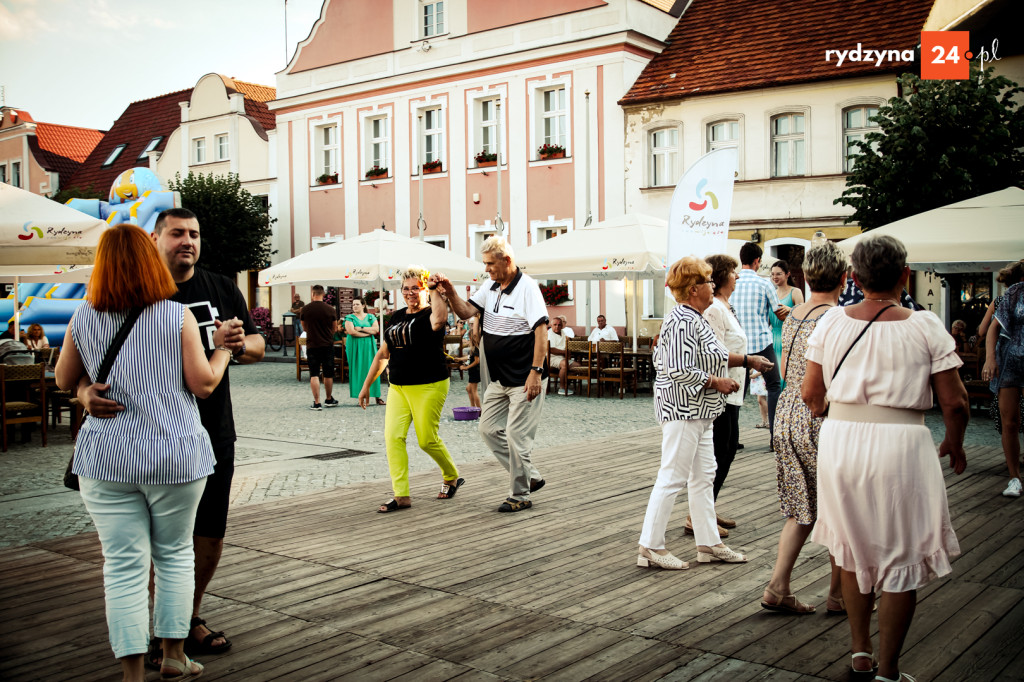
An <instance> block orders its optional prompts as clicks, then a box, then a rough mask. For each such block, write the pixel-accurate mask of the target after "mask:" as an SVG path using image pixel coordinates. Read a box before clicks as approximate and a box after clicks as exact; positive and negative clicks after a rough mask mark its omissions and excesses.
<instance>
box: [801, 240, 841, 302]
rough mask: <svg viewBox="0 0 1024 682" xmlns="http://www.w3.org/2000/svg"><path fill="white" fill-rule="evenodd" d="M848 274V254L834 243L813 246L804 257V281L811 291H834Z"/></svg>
mask: <svg viewBox="0 0 1024 682" xmlns="http://www.w3.org/2000/svg"><path fill="white" fill-rule="evenodd" d="M845 273H846V254H845V253H843V250H842V249H840V248H839V247H838V246H836V245H835V243H834V242H829V241H826V242H822V243H821V244H818V245H817V246H812V247H811V248H810V249H808V251H807V255H805V256H804V279H805V280H806V281H807V286H808V287H810V289H811V291H818V292H827V291H833V290H835V288H836V287H838V286H839V283H840V282H842V281H843V275H844V274H845Z"/></svg>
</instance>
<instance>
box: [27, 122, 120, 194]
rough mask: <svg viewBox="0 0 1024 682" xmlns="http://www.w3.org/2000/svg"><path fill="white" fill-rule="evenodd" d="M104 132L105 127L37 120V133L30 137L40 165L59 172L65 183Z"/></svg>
mask: <svg viewBox="0 0 1024 682" xmlns="http://www.w3.org/2000/svg"><path fill="white" fill-rule="evenodd" d="M103 135H104V131H102V130H93V129H92V128H77V127H74V126H63V125H57V124H56V123H36V134H35V136H34V137H29V147H30V148H31V149H32V155H33V156H35V158H36V162H38V163H39V165H40V166H42V167H43V168H45V169H46V170H48V171H56V172H57V173H60V184H61V185H62V186H63V185H64V184H65V183H67V181H68V180H70V179H71V176H72V175H74V173H75V171H76V170H78V167H79V166H80V165H81V163H82V162H83V161H85V159H86V158H87V157H88V156H89V153H90V152H92V150H93V149H95V148H96V145H97V144H99V143H100V140H102V139H103Z"/></svg>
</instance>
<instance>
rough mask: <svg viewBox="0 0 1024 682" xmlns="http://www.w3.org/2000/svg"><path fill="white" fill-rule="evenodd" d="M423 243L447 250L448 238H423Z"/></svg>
mask: <svg viewBox="0 0 1024 682" xmlns="http://www.w3.org/2000/svg"><path fill="white" fill-rule="evenodd" d="M423 241H424V243H426V244H430V245H431V246H436V247H438V248H439V249H445V250H447V249H448V237H424V238H423Z"/></svg>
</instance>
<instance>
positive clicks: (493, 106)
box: [474, 97, 500, 155]
mask: <svg viewBox="0 0 1024 682" xmlns="http://www.w3.org/2000/svg"><path fill="white" fill-rule="evenodd" d="M498 102H499V100H498V98H497V97H493V98H490V99H481V100H477V101H476V103H475V105H476V114H477V117H476V118H477V121H478V122H479V123H478V125H477V144H476V146H477V148H476V150H475V151H474V155H476V154H480V153H483V154H497V153H498V131H499V130H500V128H499V126H498Z"/></svg>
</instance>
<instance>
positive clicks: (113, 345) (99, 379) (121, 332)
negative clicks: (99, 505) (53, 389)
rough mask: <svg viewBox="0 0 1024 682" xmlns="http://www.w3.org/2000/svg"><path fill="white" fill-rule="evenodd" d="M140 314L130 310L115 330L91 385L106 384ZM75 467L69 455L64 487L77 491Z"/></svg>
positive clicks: (137, 311)
mask: <svg viewBox="0 0 1024 682" xmlns="http://www.w3.org/2000/svg"><path fill="white" fill-rule="evenodd" d="M141 314H142V308H132V309H131V310H129V311H128V317H126V318H125V320H124V322H123V323H121V327H120V328H119V329H118V330H117V334H116V335H115V336H114V340H113V341H111V342H110V347H108V348H107V354H106V355H104V356H103V362H102V363H100V371H99V373H98V374H97V375H96V380H95V381H94V382H93V383H97V384H105V383H106V382H107V376H108V375H109V374H110V368H111V367H113V366H114V359H115V358H116V357H117V354H118V352H119V351H120V350H121V346H123V345H124V342H125V339H127V338H128V334H129V333H131V331H132V327H134V326H135V321H136V320H138V319H139V315H141ZM74 465H75V453H74V452H72V453H71V459H70V460H68V466H67V469H65V470H64V487H65V488H70V489H71V490H79V489H80V488H79V487H78V474H75V473H72V471H71V469H72V468H74Z"/></svg>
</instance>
